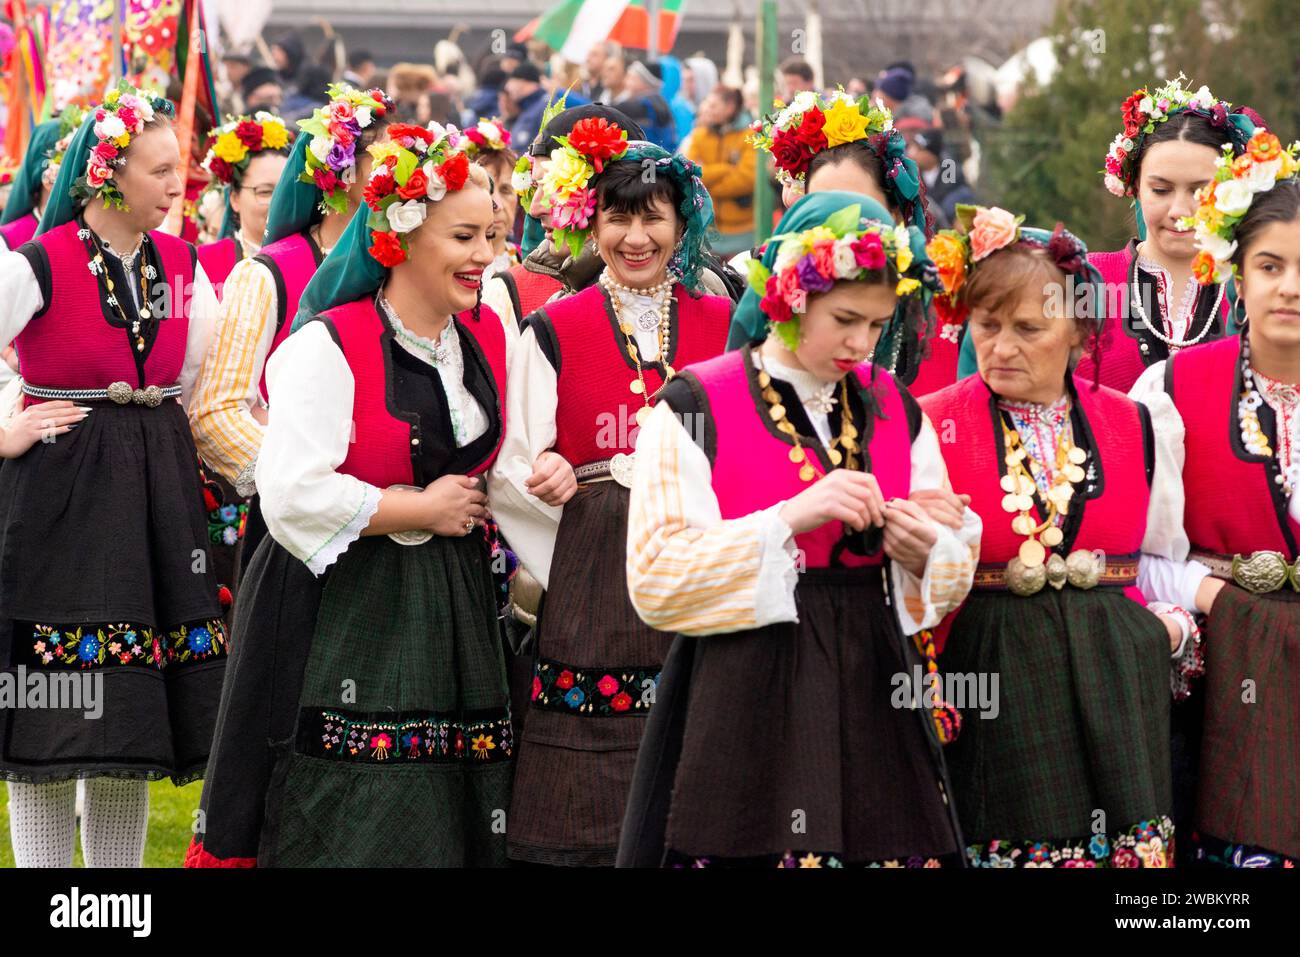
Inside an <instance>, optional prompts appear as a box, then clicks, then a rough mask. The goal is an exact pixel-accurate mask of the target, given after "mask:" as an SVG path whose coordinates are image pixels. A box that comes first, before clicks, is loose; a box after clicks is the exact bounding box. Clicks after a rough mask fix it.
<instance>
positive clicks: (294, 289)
mask: <svg viewBox="0 0 1300 957" xmlns="http://www.w3.org/2000/svg"><path fill="white" fill-rule="evenodd" d="M316 252H317V250H316V246H315V244H313V243H312V241H311V240H310V239H308V238H307V234H306V233H294V234H293V235H291V236H285V237H284V238H283V239H279V240H276V241H275V242H273V243H271V244H270V245H268V246H263V247H262V251H261V252H260V253H258V254H257V257H256V258H257V259H258V261H260V262H261V263H263V264H264V265H265V266H266V267H267V268H268V269H269V270H270V271H271V278H272V279H273V280H275V306H276V320H275V321H276V326H275V336H274V338H272V339H271V348H270V350H268V352H267V353H266V358H267V360H268V361H269V360H270V358H271V356H272V355H273V354H274V353H275V350H276V349H278V348H280V343H282V342H284V340H285V339H287V338H288V336H289V333H290V332H292V331H293V317H294V316H296V315H297V314H298V302H299V300H301V299H302V293H303V290H305V289H306V288H307V283H309V282H311V277H312V276H314V275H316V267H317V266H319V265H320V260H319V259H317V258H316ZM259 388H260V389H261V391H262V399H263V400H266V399H267V398H268V395H267V391H266V366H265V365H263V366H262V380H261V383H260V385H259Z"/></svg>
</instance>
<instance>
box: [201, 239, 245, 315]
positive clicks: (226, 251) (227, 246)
mask: <svg viewBox="0 0 1300 957" xmlns="http://www.w3.org/2000/svg"><path fill="white" fill-rule="evenodd" d="M238 261H239V250H238V249H237V248H236V244H235V240H234V239H233V238H231V237H227V238H226V239H218V240H217V241H216V242H215V243H204V244H203V245H202V246H200V247H199V265H200V266H202V267H203V274H204V275H205V276H207V277H208V282H210V283H212V291H213V292H215V293H216V294H217V299H218V300H220V299H221V288H222V286H224V285H225V283H226V277H227V276H229V275H230V270H232V269H234V268H235V263H237V262H238Z"/></svg>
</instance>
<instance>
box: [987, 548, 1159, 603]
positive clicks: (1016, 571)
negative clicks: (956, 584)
mask: <svg viewBox="0 0 1300 957" xmlns="http://www.w3.org/2000/svg"><path fill="white" fill-rule="evenodd" d="M1137 573H1138V559H1137V556H1133V555H1125V556H1122V557H1120V558H1119V559H1118V560H1115V561H1108V562H1103V561H1102V559H1101V558H1099V557H1098V556H1097V555H1096V554H1095V553H1094V552H1090V551H1087V550H1085V549H1079V550H1077V551H1074V552H1071V553H1070V555H1069V556H1068V557H1066V558H1062V557H1061V556H1060V555H1056V554H1053V555H1049V556H1048V558H1047V561H1046V562H1045V563H1043V564H1042V565H1037V566H1035V567H1032V568H1030V567H1028V566H1026V565H1025V564H1024V563H1023V562H1021V561H1020V559H1018V558H1015V559H1012V560H1011V561H1010V562H1009V563H1007V564H1006V565H980V566H979V567H977V568H976V569H975V581H974V582H973V584H972V587H973V588H976V589H981V590H985V591H995V590H1003V589H1007V590H1010V591H1011V592H1013V593H1015V594H1017V595H1020V596H1022V597H1028V596H1029V595H1036V594H1038V593H1039V592H1040V591H1042V590H1043V588H1044V587H1045V586H1047V585H1051V586H1052V587H1053V588H1055V589H1056V590H1057V591H1060V590H1061V589H1062V588H1064V587H1065V586H1066V585H1070V586H1072V587H1074V588H1079V589H1082V590H1084V591H1087V590H1088V589H1090V588H1096V587H1097V586H1098V585H1111V586H1121V587H1123V586H1128V585H1135V584H1137Z"/></svg>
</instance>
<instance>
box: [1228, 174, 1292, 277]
mask: <svg viewBox="0 0 1300 957" xmlns="http://www.w3.org/2000/svg"><path fill="white" fill-rule="evenodd" d="M1297 219H1300V181H1298V180H1295V179H1288V180H1283V181H1282V182H1280V183H1278V184H1276V185H1275V186H1274V187H1273V188H1272V189H1270V190H1269V191H1268V192H1266V193H1258V194H1256V196H1255V200H1254V202H1252V203H1251V204H1250V209H1248V210H1246V215H1245V216H1243V217H1242V218H1241V222H1240V223H1238V224H1237V231H1236V240H1237V251H1236V252H1235V253H1233V254H1232V262H1233V265H1235V266H1236V267H1237V269H1238V270H1239V271H1240V270H1241V268H1242V267H1243V266H1244V265H1245V262H1246V250H1248V249H1249V248H1250V246H1251V244H1252V243H1253V242H1254V240H1255V237H1256V236H1258V235H1259V233H1260V231H1261V230H1263V229H1264V227H1266V226H1269V225H1271V224H1273V223H1291V222H1295V221H1296V220H1297Z"/></svg>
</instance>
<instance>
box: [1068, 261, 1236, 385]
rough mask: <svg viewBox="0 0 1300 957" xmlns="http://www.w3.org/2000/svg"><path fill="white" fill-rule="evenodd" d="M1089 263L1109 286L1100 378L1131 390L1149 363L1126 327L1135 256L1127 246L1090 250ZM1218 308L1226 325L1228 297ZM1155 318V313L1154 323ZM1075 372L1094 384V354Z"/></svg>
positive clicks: (1084, 358) (1107, 288)
mask: <svg viewBox="0 0 1300 957" xmlns="http://www.w3.org/2000/svg"><path fill="white" fill-rule="evenodd" d="M1088 262H1090V263H1092V264H1093V265H1094V266H1096V267H1097V271H1098V272H1099V273H1101V278H1102V279H1103V280H1104V281H1105V288H1106V321H1105V323H1104V324H1103V326H1102V332H1101V376H1100V378H1099V379H1098V381H1099V382H1100V383H1101V384H1102V385H1106V386H1110V387H1111V388H1112V389H1118V390H1119V391H1120V392H1128V390H1129V389H1131V388H1133V383H1135V382H1137V380H1138V378H1139V377H1140V376H1141V375H1142V373H1143V372H1145V371H1146V368H1147V364H1146V363H1145V362H1144V361H1143V360H1142V350H1141V348H1140V347H1139V345H1138V340H1137V339H1136V338H1134V337H1133V336H1132V335H1130V334H1129V333H1128V331H1127V330H1126V329H1125V328H1124V323H1125V322H1126V319H1125V317H1126V316H1127V315H1128V311H1129V309H1130V308H1131V306H1130V305H1129V300H1130V299H1131V298H1132V293H1131V291H1130V290H1129V285H1128V280H1129V270H1130V269H1131V268H1132V265H1133V256H1132V253H1131V252H1130V251H1129V250H1128V249H1127V248H1125V249H1119V250H1116V251H1115V252H1108V253H1089V254H1088ZM1117 308H1118V309H1119V310H1122V311H1119V312H1118V315H1112V313H1113V312H1115V311H1116V309H1117ZM1219 311H1220V315H1221V316H1222V318H1223V321H1224V323H1225V327H1226V323H1227V319H1228V300H1227V297H1226V296H1225V297H1224V300H1223V305H1222V306H1220V310H1219ZM1155 321H1156V318H1155V317H1154V316H1153V317H1152V322H1153V323H1154V322H1155ZM1074 371H1075V375H1076V376H1078V377H1079V378H1081V379H1084V380H1086V381H1087V382H1089V383H1091V382H1092V380H1093V377H1094V376H1095V375H1096V374H1097V366H1096V364H1095V363H1094V362H1093V360H1092V356H1091V355H1089V354H1085V355H1084V356H1083V357H1082V358H1081V359H1080V360H1079V363H1078V365H1077V366H1076V367H1075V370H1074Z"/></svg>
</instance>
